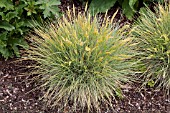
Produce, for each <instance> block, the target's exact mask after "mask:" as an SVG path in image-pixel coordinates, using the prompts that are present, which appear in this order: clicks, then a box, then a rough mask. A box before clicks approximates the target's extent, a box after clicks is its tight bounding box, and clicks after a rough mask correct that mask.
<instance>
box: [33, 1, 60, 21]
mask: <svg viewBox="0 0 170 113" xmlns="http://www.w3.org/2000/svg"><path fill="white" fill-rule="evenodd" d="M35 4H36V5H41V6H40V7H39V8H40V9H42V10H44V11H43V14H44V18H46V17H49V16H51V14H53V15H57V14H58V13H57V12H59V9H58V7H56V6H58V5H60V4H61V2H60V1H59V0H50V1H49V0H38V1H37V2H36V3H35Z"/></svg>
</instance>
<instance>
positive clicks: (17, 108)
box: [0, 59, 170, 113]
mask: <svg viewBox="0 0 170 113" xmlns="http://www.w3.org/2000/svg"><path fill="white" fill-rule="evenodd" d="M17 60H18V59H10V60H7V61H4V60H0V113H58V110H59V109H60V108H54V109H50V108H45V106H44V104H43V102H42V101H39V100H38V97H39V96H40V95H41V93H40V92H38V91H36V92H31V93H28V92H29V91H31V90H32V89H33V88H34V85H33V84H27V83H25V82H24V81H25V79H26V77H22V74H23V72H24V71H25V69H24V68H23V67H24V66H27V65H28V64H29V63H31V62H30V61H23V62H22V63H18V62H16V61H17ZM139 86H140V85H139V84H137V83H136V84H134V85H133V86H126V87H125V88H124V89H123V93H124V98H123V99H118V100H117V101H113V103H114V106H113V108H114V109H115V111H113V110H110V111H109V110H107V109H105V105H102V106H103V108H102V113H114V112H115V113H168V112H169V111H170V98H168V97H165V96H164V95H163V92H162V91H157V90H154V89H149V88H148V89H145V90H141V91H140V90H139ZM79 109H80V111H81V108H79ZM80 111H77V113H79V112H80ZM59 113H72V109H71V106H66V107H65V108H64V109H62V110H61V111H60V112H59ZM84 113H86V111H84Z"/></svg>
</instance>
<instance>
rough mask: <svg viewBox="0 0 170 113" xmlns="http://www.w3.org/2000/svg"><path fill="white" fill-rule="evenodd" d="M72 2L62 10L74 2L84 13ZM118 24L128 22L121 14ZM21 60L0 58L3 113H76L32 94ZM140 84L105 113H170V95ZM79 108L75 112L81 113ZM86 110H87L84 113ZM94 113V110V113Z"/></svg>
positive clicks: (126, 91) (0, 112) (67, 1)
mask: <svg viewBox="0 0 170 113" xmlns="http://www.w3.org/2000/svg"><path fill="white" fill-rule="evenodd" d="M70 1H72V0H63V1H62V5H61V6H60V8H61V10H62V11H65V10H66V9H67V6H70V7H72V4H73V3H74V4H75V6H76V7H77V9H79V10H82V9H83V8H82V4H81V3H80V2H76V0H73V2H70ZM115 10H116V8H112V9H111V10H110V11H109V12H108V15H113V13H114V11H115ZM116 19H117V21H120V22H121V23H124V22H127V19H126V18H125V17H124V16H122V14H121V11H119V12H118V15H117V16H116ZM17 60H18V59H16V58H14V59H9V60H7V61H5V60H4V59H0V113H73V111H72V108H71V106H66V107H65V108H63V109H61V108H54V109H50V108H48V107H45V104H44V103H43V102H42V101H40V100H39V97H40V96H41V92H40V91H34V92H31V93H28V92H29V91H31V90H32V89H33V88H34V86H35V85H36V84H29V83H27V82H25V80H26V79H27V78H28V77H27V76H23V73H24V72H25V71H27V72H29V70H26V69H25V68H24V67H26V66H27V65H29V64H30V63H32V62H31V61H22V62H17ZM139 86H140V84H137V83H136V84H133V85H131V86H127V87H125V88H123V89H122V90H123V93H124V98H123V99H117V100H116V101H115V100H114V101H113V103H114V106H113V108H114V110H112V109H106V107H105V105H104V104H103V105H101V106H102V113H170V96H169V97H166V96H164V94H163V92H162V91H158V90H155V89H153V88H148V89H143V90H139ZM80 112H81V108H79V109H78V110H77V111H76V112H75V113H80ZM86 112H87V111H86V110H85V111H84V113H86ZM92 113H94V111H93V112H92Z"/></svg>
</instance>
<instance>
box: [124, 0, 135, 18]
mask: <svg viewBox="0 0 170 113" xmlns="http://www.w3.org/2000/svg"><path fill="white" fill-rule="evenodd" d="M122 9H123V13H124V14H125V15H126V17H127V18H128V19H129V20H132V17H133V16H134V13H135V12H134V11H133V9H131V7H130V6H129V0H124V2H123V4H122Z"/></svg>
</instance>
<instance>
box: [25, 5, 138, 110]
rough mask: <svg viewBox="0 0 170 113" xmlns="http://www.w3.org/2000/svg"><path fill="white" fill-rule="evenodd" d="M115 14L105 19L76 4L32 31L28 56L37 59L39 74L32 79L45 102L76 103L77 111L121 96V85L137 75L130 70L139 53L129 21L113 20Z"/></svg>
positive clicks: (97, 106) (36, 64)
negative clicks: (79, 9)
mask: <svg viewBox="0 0 170 113" xmlns="http://www.w3.org/2000/svg"><path fill="white" fill-rule="evenodd" d="M115 14H116V13H115ZM76 15H77V16H76ZM114 17H115V15H113V17H112V19H109V17H106V16H105V18H104V19H103V20H102V22H101V20H100V19H99V18H98V17H97V16H94V17H92V16H91V15H90V14H89V13H88V12H86V11H85V12H84V13H78V14H76V13H75V9H74V8H73V10H68V11H67V13H66V15H65V16H63V17H62V18H61V19H58V20H57V22H56V24H49V25H47V26H45V27H44V26H39V27H37V28H35V33H34V34H30V39H31V41H32V46H31V48H30V49H29V50H28V57H27V58H26V59H30V60H33V61H35V62H37V63H35V64H34V65H31V66H30V67H32V71H31V72H30V74H35V75H37V76H35V77H34V78H33V79H34V80H36V81H38V82H39V85H37V89H41V90H43V92H44V95H43V97H42V99H43V100H44V101H45V102H47V105H49V106H57V105H59V103H60V102H64V105H63V107H64V106H66V105H68V104H69V103H73V106H74V107H73V108H74V109H73V110H76V108H78V107H81V109H82V110H83V109H86V108H87V110H88V112H89V111H90V110H92V108H93V109H94V110H96V111H97V112H100V110H101V107H100V104H101V103H105V104H106V105H108V106H110V107H112V99H115V97H116V96H118V97H120V98H121V97H122V96H123V95H122V91H121V86H122V85H124V83H128V82H130V81H131V80H133V78H131V77H130V76H129V75H130V74H131V73H133V71H132V70H133V66H134V64H135V63H134V62H132V61H131V60H130V59H131V58H132V57H133V56H134V55H135V52H134V51H133V45H134V44H132V42H133V41H132V38H131V37H129V35H128V32H127V29H126V28H127V27H128V26H124V27H123V28H120V27H119V25H116V24H113V19H114ZM35 34H36V35H35ZM61 107H62V106H60V108H61Z"/></svg>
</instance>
